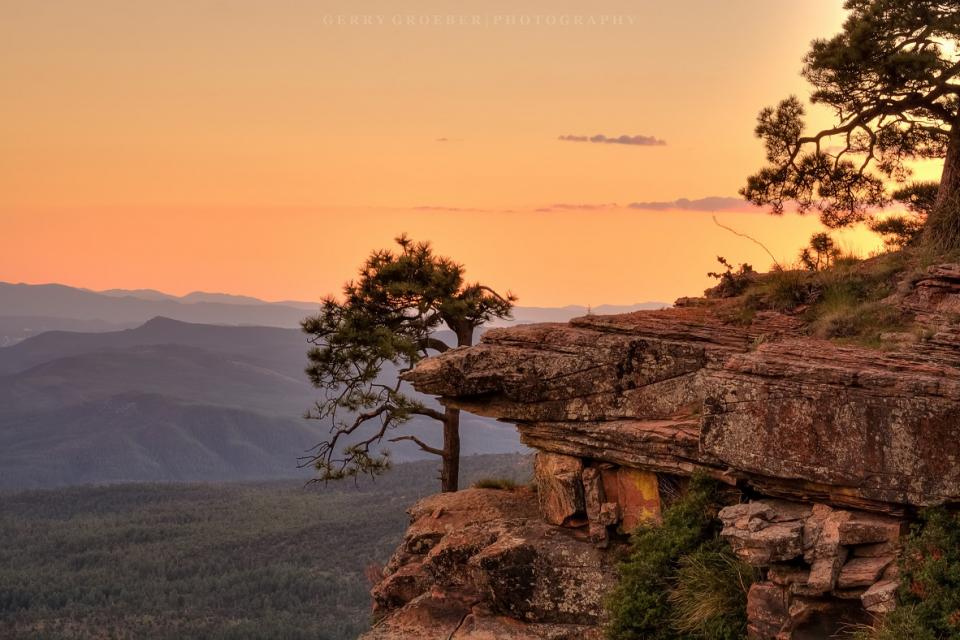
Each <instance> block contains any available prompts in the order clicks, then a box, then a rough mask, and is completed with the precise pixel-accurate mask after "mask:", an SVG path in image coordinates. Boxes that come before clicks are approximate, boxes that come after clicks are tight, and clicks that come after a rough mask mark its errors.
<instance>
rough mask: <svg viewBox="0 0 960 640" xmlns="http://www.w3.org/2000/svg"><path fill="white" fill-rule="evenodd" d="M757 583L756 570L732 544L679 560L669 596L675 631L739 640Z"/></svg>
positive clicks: (717, 544)
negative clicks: (674, 581)
mask: <svg viewBox="0 0 960 640" xmlns="http://www.w3.org/2000/svg"><path fill="white" fill-rule="evenodd" d="M756 579H757V572H756V570H755V569H754V568H753V567H751V566H750V565H748V564H747V563H745V562H743V561H742V560H740V559H739V558H738V557H737V556H736V555H734V553H733V551H732V550H731V549H730V545H729V544H727V543H726V542H724V541H721V540H716V541H713V542H710V543H706V544H704V545H703V546H702V547H700V548H699V549H698V550H697V551H695V552H693V553H691V554H690V555H688V556H685V557H683V558H682V559H681V560H680V567H679V569H678V570H677V577H676V584H675V586H674V588H673V589H672V590H671V591H670V595H669V601H670V604H671V605H672V606H673V616H672V618H673V628H674V629H676V630H677V631H678V632H680V633H683V634H689V635H691V636H693V637H697V638H706V639H710V640H712V639H714V638H717V639H720V638H736V637H740V636H741V634H742V633H743V630H744V629H745V628H746V625H747V619H746V613H747V592H748V591H749V590H750V585H751V584H753V582H754V581H755V580H756Z"/></svg>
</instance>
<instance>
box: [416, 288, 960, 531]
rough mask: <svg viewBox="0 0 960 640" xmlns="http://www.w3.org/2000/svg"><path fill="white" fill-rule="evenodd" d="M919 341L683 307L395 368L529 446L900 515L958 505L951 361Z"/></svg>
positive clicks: (584, 323) (523, 334)
mask: <svg viewBox="0 0 960 640" xmlns="http://www.w3.org/2000/svg"><path fill="white" fill-rule="evenodd" d="M928 297H929V296H928ZM933 298H934V299H936V300H937V301H938V302H937V304H938V305H939V306H947V307H948V308H952V307H949V305H948V303H947V302H945V301H944V299H943V296H942V295H941V296H933ZM938 308H939V307H938ZM937 335H940V336H941V337H942V336H944V335H946V333H945V332H940V333H938V334H937ZM935 338H936V336H935ZM931 343H932V344H931V345H928V346H927V347H926V348H921V347H918V346H910V347H904V349H902V350H900V351H879V350H872V349H866V348H858V347H848V346H840V345H837V344H834V343H831V342H828V341H823V340H814V339H811V338H808V337H804V336H801V335H799V334H798V332H797V325H796V324H795V323H793V321H792V319H791V318H787V317H784V316H778V315H776V314H768V315H767V316H766V317H760V318H758V319H755V320H754V322H753V324H752V325H751V326H750V328H749V329H744V328H742V327H739V326H737V325H732V324H727V323H724V322H723V321H722V320H721V319H720V318H718V317H717V315H716V314H714V313H711V312H710V310H709V309H706V308H699V307H693V308H678V309H668V310H662V311H652V312H638V313H634V314H627V315H623V316H611V317H593V316H588V317H586V318H580V319H577V320H574V321H572V322H571V323H569V324H566V325H531V326H521V327H515V328H511V329H498V330H493V331H489V332H487V334H486V335H485V336H484V338H483V341H482V342H481V343H480V344H479V345H477V346H475V347H470V348H465V349H455V350H453V351H450V352H447V353H445V354H443V355H441V356H439V357H436V358H431V359H429V360H426V361H424V362H423V363H422V364H421V365H420V366H419V367H418V368H417V369H416V370H414V371H413V372H411V373H410V374H408V376H407V377H408V379H409V380H410V381H411V382H412V383H413V384H414V386H415V387H416V388H417V389H419V390H420V391H424V392H426V393H432V394H436V395H439V396H442V397H444V398H445V401H446V402H448V403H451V404H455V405H457V406H460V407H462V408H464V409H466V410H468V411H472V412H475V413H480V414H483V415H488V416H493V417H497V418H500V419H503V420H507V421H510V422H515V423H516V424H517V426H518V428H519V430H520V433H521V437H522V439H523V441H524V442H525V443H527V444H528V445H530V446H532V447H535V448H537V449H539V450H543V451H548V452H552V453H560V454H564V455H568V456H574V457H579V458H584V459H594V460H600V461H604V462H610V463H613V464H617V465H624V466H629V467H635V468H642V469H647V470H651V471H658V472H661V473H668V474H679V475H687V474H689V473H691V472H692V471H693V470H695V469H703V470H705V471H707V472H708V473H710V474H712V475H714V476H716V477H722V478H724V479H726V480H728V481H730V482H734V481H741V482H745V483H748V484H750V485H752V486H754V487H755V488H756V489H757V490H759V491H761V492H763V493H765V494H768V495H774V496H781V497H787V498H801V499H807V498H810V499H817V500H821V501H823V502H827V503H830V504H838V505H846V506H851V507H855V508H859V509H866V510H873V511H881V512H888V513H900V512H903V511H904V509H905V508H907V507H910V506H927V505H931V504H938V503H943V502H951V501H957V500H960V464H958V461H960V437H958V436H960V366H954V365H953V364H951V363H950V362H949V361H948V359H947V358H946V357H943V352H944V351H945V349H946V347H944V346H943V343H942V342H937V340H936V339H934V340H931ZM956 344H957V347H960V341H958V342H957V343H956ZM957 351H958V353H960V348H958V349H957Z"/></svg>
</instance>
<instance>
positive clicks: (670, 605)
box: [606, 476, 746, 640]
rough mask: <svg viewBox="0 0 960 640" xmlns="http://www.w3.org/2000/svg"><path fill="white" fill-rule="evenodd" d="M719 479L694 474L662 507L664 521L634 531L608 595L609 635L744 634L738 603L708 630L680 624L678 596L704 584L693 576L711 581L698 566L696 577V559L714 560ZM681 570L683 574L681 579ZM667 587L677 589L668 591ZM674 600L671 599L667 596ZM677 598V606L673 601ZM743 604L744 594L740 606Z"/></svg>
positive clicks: (660, 639) (625, 639) (634, 638)
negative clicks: (673, 497) (612, 590)
mask: <svg viewBox="0 0 960 640" xmlns="http://www.w3.org/2000/svg"><path fill="white" fill-rule="evenodd" d="M718 488H719V485H718V483H717V482H716V481H714V480H711V479H709V478H707V477H705V476H695V477H694V478H693V479H692V480H691V481H690V484H689V486H688V488H687V490H686V492H685V493H684V494H683V496H682V497H680V498H679V499H678V500H676V501H675V502H674V503H673V504H671V505H670V506H669V507H667V508H666V509H665V510H664V512H663V524H662V525H644V526H641V527H640V528H639V529H637V531H636V532H634V534H633V537H632V539H631V549H630V553H629V556H628V557H627V558H626V560H625V561H624V562H623V563H622V564H621V565H620V582H619V584H618V585H617V588H616V589H615V590H614V592H613V593H612V594H611V596H610V599H609V601H608V604H607V606H608V610H609V613H610V622H609V623H608V626H607V630H606V631H607V636H608V637H609V638H611V640H685V639H688V638H689V639H693V638H709V639H711V640H733V639H734V638H742V637H743V635H744V630H745V613H744V611H743V610H742V608H741V607H736V608H735V609H734V610H731V611H729V612H727V613H726V615H723V616H722V617H721V618H717V619H716V620H717V621H720V622H721V624H720V625H719V626H716V627H715V628H714V629H713V631H715V633H712V634H711V635H705V634H704V633H703V632H704V628H703V625H698V628H697V629H696V630H694V631H689V630H682V629H680V628H678V627H683V626H684V624H683V623H682V622H681V621H680V618H681V617H682V616H683V615H686V613H689V611H685V610H684V607H683V606H682V603H681V601H682V602H686V599H687V596H688V594H690V593H692V591H693V590H698V589H700V588H701V587H702V582H701V584H696V582H697V581H706V582H711V583H712V582H714V579H713V578H712V577H710V578H707V577H705V576H704V574H703V573H702V572H701V573H699V576H697V577H696V578H695V579H694V574H696V573H697V572H698V569H696V568H694V565H696V564H698V563H699V564H702V565H705V566H709V567H710V571H712V570H713V569H714V568H715V567H716V566H717V564H716V560H715V558H714V557H713V556H715V555H716V554H717V553H718V547H717V541H716V537H717V534H718V531H719V522H718V521H717V520H716V518H715V515H716V509H717V505H718V500H719V491H718ZM682 576H685V577H686V579H683V578H682ZM671 593H673V594H675V595H673V596H672V597H671ZM671 600H673V601H671ZM677 604H681V606H677ZM745 606H746V603H745V600H744V602H743V607H745Z"/></svg>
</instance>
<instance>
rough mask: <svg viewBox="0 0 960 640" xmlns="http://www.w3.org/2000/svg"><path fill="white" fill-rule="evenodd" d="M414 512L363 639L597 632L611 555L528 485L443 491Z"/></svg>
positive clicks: (477, 639)
mask: <svg viewBox="0 0 960 640" xmlns="http://www.w3.org/2000/svg"><path fill="white" fill-rule="evenodd" d="M578 482H579V480H578ZM410 518H411V524H410V528H409V529H408V531H407V534H406V537H405V538H404V540H403V543H402V544H401V545H400V548H399V549H398V550H397V552H396V553H395V554H394V556H393V558H392V559H391V561H390V563H389V564H388V565H387V567H386V568H385V569H384V578H383V580H382V581H381V582H380V583H379V584H378V585H376V587H374V589H373V592H372V593H373V598H374V613H375V615H378V616H383V617H382V619H381V621H380V622H379V624H377V625H376V626H375V627H374V629H373V630H372V631H371V632H369V633H368V634H367V635H365V636H364V638H366V639H367V640H389V639H413V638H423V639H425V640H426V639H430V638H437V639H442V640H447V639H448V638H456V639H468V638H469V639H474V640H481V639H487V638H517V639H526V638H552V639H555V640H562V639H570V640H573V639H579V638H588V639H589V638H600V633H599V626H598V625H599V623H600V620H601V616H602V601H603V596H604V594H605V593H607V592H608V591H609V589H610V588H612V586H613V585H614V584H615V581H616V576H615V573H614V569H613V565H614V558H613V556H612V555H611V554H609V553H605V552H603V551H600V550H599V549H597V548H596V546H595V545H594V544H592V543H591V542H590V541H589V540H588V539H587V535H586V534H585V532H583V531H582V530H576V529H569V528H565V527H556V526H552V525H550V524H548V523H547V522H545V521H544V520H543V518H541V517H540V513H539V511H538V505H537V497H536V495H534V493H533V492H531V491H530V490H527V489H518V490H515V491H498V490H492V489H467V490H465V491H460V492H458V493H448V494H440V495H437V496H432V497H430V498H426V499H424V500H421V501H420V502H418V503H417V504H416V505H415V506H414V507H413V508H412V509H411V510H410Z"/></svg>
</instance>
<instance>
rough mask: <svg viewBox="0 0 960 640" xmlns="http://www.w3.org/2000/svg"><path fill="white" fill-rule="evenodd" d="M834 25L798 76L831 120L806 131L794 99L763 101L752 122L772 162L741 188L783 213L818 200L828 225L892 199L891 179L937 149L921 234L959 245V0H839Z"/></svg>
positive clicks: (899, 178)
mask: <svg viewBox="0 0 960 640" xmlns="http://www.w3.org/2000/svg"><path fill="white" fill-rule="evenodd" d="M844 6H845V8H846V9H847V10H848V11H849V12H850V14H849V16H848V17H847V20H846V22H845V23H844V26H843V30H842V32H841V33H840V34H838V35H836V36H834V37H833V38H831V39H829V40H815V41H814V42H813V44H812V46H811V49H810V51H809V53H808V54H807V56H806V58H805V60H804V63H805V64H804V68H803V75H804V77H805V78H806V79H807V80H808V81H809V82H810V83H811V84H812V85H813V87H814V91H813V94H812V96H811V101H812V102H813V103H814V104H820V105H826V106H828V107H830V108H831V109H832V111H833V114H834V116H835V125H834V126H833V127H831V128H828V129H824V130H822V131H819V132H817V133H813V134H808V133H806V132H805V122H804V116H805V109H804V106H803V104H802V103H801V102H800V100H799V99H798V98H796V97H790V98H787V99H786V100H784V101H782V102H781V103H780V104H779V105H778V106H776V107H769V108H766V109H764V110H763V111H762V112H761V113H760V116H759V118H758V124H757V128H756V133H757V136H758V137H760V138H761V139H762V140H763V142H764V145H765V147H766V156H767V161H768V165H767V166H766V167H764V168H763V169H761V170H760V171H759V172H758V173H757V174H755V175H753V176H751V177H750V178H749V179H748V181H747V185H746V187H744V188H743V189H742V190H741V192H740V193H741V194H742V195H743V196H744V197H745V198H747V199H748V200H749V201H751V202H753V203H754V204H757V205H761V206H764V205H770V206H771V207H772V211H773V212H774V213H782V212H783V209H784V206H785V204H786V203H788V202H791V201H792V202H794V203H795V204H796V206H797V207H798V209H799V210H800V212H806V211H809V210H811V209H815V210H818V211H819V212H820V217H821V220H822V221H823V223H824V224H825V225H826V226H828V227H831V228H836V227H841V226H845V225H849V224H853V223H856V222H860V221H863V220H865V219H867V218H868V217H869V214H870V210H871V208H872V207H877V206H885V205H887V204H889V202H890V200H891V195H890V193H889V192H888V188H887V187H888V184H889V183H890V182H894V183H903V182H905V181H906V180H907V179H908V178H909V176H910V170H909V167H908V166H907V164H906V163H907V161H909V160H913V159H922V158H936V159H940V158H943V159H944V167H943V174H942V177H941V180H940V183H939V187H938V191H937V197H936V201H935V206H934V207H933V210H932V212H931V214H930V215H929V217H928V218H927V221H926V229H925V232H924V233H925V235H924V239H925V241H926V242H928V243H930V244H931V245H933V246H936V247H938V248H943V249H948V248H955V247H957V246H960V81H958V77H957V76H958V74H960V4H958V3H957V2H956V0H949V1H934V0H911V1H910V2H905V1H904V0H847V2H846V3H845V5H844Z"/></svg>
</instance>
